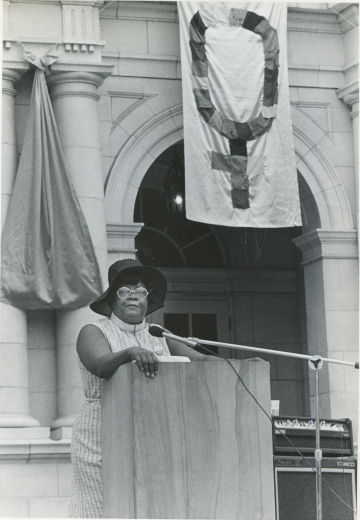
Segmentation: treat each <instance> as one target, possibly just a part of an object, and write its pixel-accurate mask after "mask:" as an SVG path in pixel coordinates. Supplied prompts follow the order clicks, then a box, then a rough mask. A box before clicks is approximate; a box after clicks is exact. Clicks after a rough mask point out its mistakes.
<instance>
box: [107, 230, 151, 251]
mask: <svg viewBox="0 0 360 520" xmlns="http://www.w3.org/2000/svg"><path fill="white" fill-rule="evenodd" d="M143 225H144V224H143V223H141V222H134V223H130V224H116V223H108V224H106V235H107V243H108V253H117V254H129V255H135V254H136V251H137V250H136V249H135V247H134V243H135V242H134V241H135V237H136V236H137V234H138V233H139V232H140V230H141V228H142V227H143Z"/></svg>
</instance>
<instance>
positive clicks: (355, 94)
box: [336, 80, 359, 107]
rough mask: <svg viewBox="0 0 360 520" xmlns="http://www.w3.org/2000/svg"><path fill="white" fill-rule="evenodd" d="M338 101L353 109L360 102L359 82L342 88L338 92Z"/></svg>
mask: <svg viewBox="0 0 360 520" xmlns="http://www.w3.org/2000/svg"><path fill="white" fill-rule="evenodd" d="M336 94H337V97H338V99H341V100H342V101H344V103H346V104H347V105H350V106H351V107H352V106H353V105H354V104H355V103H358V102H359V80H356V81H353V82H352V83H350V84H349V85H346V87H343V88H340V89H339V90H337V91H336Z"/></svg>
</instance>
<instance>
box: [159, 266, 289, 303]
mask: <svg viewBox="0 0 360 520" xmlns="http://www.w3.org/2000/svg"><path fill="white" fill-rule="evenodd" d="M159 269H160V271H161V272H162V273H163V274H164V275H165V276H166V279H167V280H168V294H170V293H171V298H172V299H176V293H177V292H180V293H181V292H183V290H184V289H183V287H184V285H185V287H186V286H188V284H191V286H192V288H193V291H194V292H192V295H195V294H196V293H198V294H199V295H200V296H204V294H205V295H206V298H210V297H211V296H214V297H218V296H219V295H220V294H221V295H224V294H226V295H228V296H229V295H234V296H237V295H240V294H249V293H251V294H253V293H262V294H263V293H270V294H274V293H287V294H289V293H290V294H292V293H296V291H297V278H298V273H297V271H295V270H270V269H226V270H225V269H195V268H186V269H181V268H170V267H164V268H159ZM174 293H175V294H174ZM179 297H180V299H182V298H183V295H182V294H180V295H179Z"/></svg>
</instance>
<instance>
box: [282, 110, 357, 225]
mask: <svg viewBox="0 0 360 520" xmlns="http://www.w3.org/2000/svg"><path fill="white" fill-rule="evenodd" d="M292 123H293V134H294V144H295V153H296V166H297V169H298V172H299V173H300V175H301V177H302V178H303V181H305V182H302V179H301V178H300V180H299V184H300V186H301V185H303V186H304V187H305V186H306V189H305V190H303V193H304V196H303V198H302V199H303V200H302V201H301V202H302V210H303V212H305V213H306V211H307V209H308V210H310V211H309V213H312V214H314V213H315V208H314V207H313V208H312V209H311V206H314V203H315V205H316V208H317V213H318V216H319V220H320V227H321V228H322V229H327V230H331V229H353V217H352V214H351V208H350V204H349V201H348V198H347V195H346V193H345V189H344V186H343V185H342V183H341V181H340V179H339V177H338V175H337V173H336V170H335V168H334V166H333V164H332V163H331V160H330V158H329V156H331V155H333V156H335V154H336V151H335V147H334V145H333V144H332V142H331V140H330V139H329V137H328V135H327V134H326V133H325V132H324V130H322V129H321V128H320V127H319V126H318V125H317V124H316V123H315V122H314V121H313V120H312V119H310V118H309V117H308V116H307V115H305V114H304V113H303V112H301V111H300V110H295V111H294V112H293V114H292ZM311 197H312V198H313V200H310V199H311ZM305 216H306V215H305ZM311 218H312V217H311V216H310V218H309V220H311ZM313 220H314V223H313V226H312V228H313V229H315V228H316V227H319V225H318V224H319V223H318V222H317V226H316V225H315V219H313ZM316 220H318V219H316ZM304 227H305V230H306V228H307V227H310V228H311V224H309V223H307V224H306V225H305V226H304ZM305 230H304V231H305Z"/></svg>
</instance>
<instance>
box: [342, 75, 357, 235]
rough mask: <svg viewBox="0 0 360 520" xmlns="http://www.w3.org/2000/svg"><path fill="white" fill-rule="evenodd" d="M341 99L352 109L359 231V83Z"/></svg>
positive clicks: (349, 89)
mask: <svg viewBox="0 0 360 520" xmlns="http://www.w3.org/2000/svg"><path fill="white" fill-rule="evenodd" d="M337 95H338V98H339V99H342V100H343V101H344V103H346V104H347V105H349V106H350V107H351V112H350V118H351V119H352V127H353V141H354V174H355V193H356V226H357V229H359V81H355V82H354V83H352V84H351V85H348V86H347V87H345V88H343V89H340V90H338V91H337Z"/></svg>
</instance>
